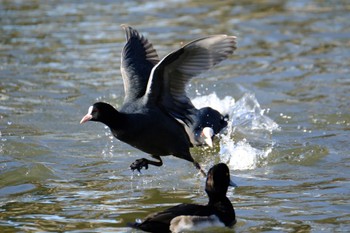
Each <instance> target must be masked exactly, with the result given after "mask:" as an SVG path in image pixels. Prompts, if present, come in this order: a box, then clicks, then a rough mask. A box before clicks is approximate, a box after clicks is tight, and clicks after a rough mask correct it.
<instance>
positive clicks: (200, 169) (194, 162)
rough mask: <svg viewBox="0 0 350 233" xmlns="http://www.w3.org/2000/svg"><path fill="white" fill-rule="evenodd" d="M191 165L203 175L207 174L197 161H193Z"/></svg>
mask: <svg viewBox="0 0 350 233" xmlns="http://www.w3.org/2000/svg"><path fill="white" fill-rule="evenodd" d="M193 165H194V166H195V167H196V168H197V169H198V170H199V171H200V172H201V173H202V175H203V176H204V177H207V174H206V173H205V171H203V169H202V168H201V166H200V165H199V163H197V162H196V161H193Z"/></svg>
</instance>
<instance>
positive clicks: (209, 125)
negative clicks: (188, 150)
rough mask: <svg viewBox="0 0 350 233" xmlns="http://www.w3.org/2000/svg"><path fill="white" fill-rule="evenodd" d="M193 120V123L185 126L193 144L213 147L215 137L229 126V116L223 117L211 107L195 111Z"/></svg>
mask: <svg viewBox="0 0 350 233" xmlns="http://www.w3.org/2000/svg"><path fill="white" fill-rule="evenodd" d="M192 119H193V121H192V123H190V124H189V125H185V129H186V132H187V134H188V136H189V138H190V141H191V143H192V144H193V145H195V146H202V145H208V146H209V147H213V137H214V136H215V135H217V134H218V133H220V131H221V130H222V129H223V128H225V127H226V126H227V120H228V116H223V115H221V113H220V112H218V111H217V110H215V109H213V108H211V107H204V108H200V109H198V110H195V113H194V116H193V117H192Z"/></svg>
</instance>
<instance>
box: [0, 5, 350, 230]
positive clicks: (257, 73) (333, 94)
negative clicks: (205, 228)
mask: <svg viewBox="0 0 350 233" xmlns="http://www.w3.org/2000/svg"><path fill="white" fill-rule="evenodd" d="M349 12H350V3H349V2H348V1H340V0H339V1H316V0H314V1H307V0H300V1H186V0H171V1H163V2H159V3H151V2H147V1H109V0H104V1H79V0H75V1H66V0H58V1H40V0H38V1H34V0H14V1H13V0H8V1H0V231H1V232H51V231H52V232H58V231H59V232H135V230H130V229H128V228H126V223H127V222H132V221H135V220H136V219H142V218H144V217H145V216H146V215H148V214H149V213H151V212H153V211H158V210H163V209H164V208H166V207H170V206H173V205H175V204H178V203H184V202H185V203H201V204H205V203H206V201H207V197H206V195H205V192H204V191H203V188H204V178H203V177H201V176H200V175H199V174H198V172H197V171H196V170H195V169H194V168H193V166H192V165H191V164H190V163H188V162H186V161H184V160H180V159H176V158H174V157H172V156H169V157H166V158H165V159H164V166H163V167H160V168H157V167H151V168H150V169H148V170H145V171H143V172H142V174H137V173H132V172H131V171H130V170H129V169H128V167H129V165H130V163H132V162H133V161H134V160H135V159H138V158H141V157H143V156H147V155H146V154H144V153H143V152H140V151H138V150H136V149H134V148H131V147H130V146H128V145H126V144H124V143H122V142H119V141H118V140H116V139H114V138H113V137H111V135H110V133H109V131H108V129H106V128H105V127H104V126H103V125H102V124H97V123H86V124H84V125H79V121H80V119H81V117H82V116H83V115H84V114H85V113H86V112H87V109H88V107H89V106H90V105H91V104H92V103H93V102H96V101H97V100H102V101H106V102H110V103H112V104H113V105H115V106H117V107H118V106H120V105H121V103H122V101H123V95H124V93H123V84H122V79H121V76H120V71H119V64H120V52H121V49H122V47H123V45H124V42H125V39H124V34H123V31H122V29H121V28H120V24H123V23H124V24H125V23H126V24H129V25H132V26H134V27H135V28H136V29H138V30H139V31H140V32H142V33H143V34H144V35H145V36H146V37H147V38H149V39H150V41H152V43H153V44H154V45H155V48H156V49H157V51H158V53H159V54H160V56H164V55H165V54H167V53H168V52H170V51H172V50H174V49H176V48H178V47H179V46H180V45H181V43H183V42H188V41H190V40H193V39H195V38H198V37H201V36H204V35H209V34H230V35H236V36H237V38H238V39H237V40H238V49H237V51H236V52H235V54H234V55H232V56H230V57H229V59H228V60H226V61H224V62H222V63H221V64H219V65H218V66H217V67H216V68H215V69H213V70H211V71H209V72H206V73H204V74H202V75H201V76H199V77H197V78H195V79H193V80H192V82H191V85H190V86H189V88H188V94H189V96H190V97H191V98H192V99H193V101H194V103H195V104H196V105H197V106H203V105H207V104H210V105H211V106H214V107H215V108H218V109H219V110H220V111H225V112H226V113H228V114H229V115H230V124H229V125H230V127H229V128H228V129H227V130H226V131H225V132H224V134H223V135H222V137H221V140H220V141H216V142H215V145H216V147H215V148H214V149H212V150H209V149H205V150H202V149H199V148H195V149H193V150H192V154H193V156H194V157H195V158H196V159H197V160H198V161H199V162H200V163H201V164H202V165H203V167H204V168H205V169H209V167H210V166H211V165H213V164H214V163H217V162H219V161H223V162H226V163H227V164H228V165H229V166H230V169H231V176H232V178H233V180H235V182H236V183H238V185H239V187H238V188H236V189H230V190H229V192H228V196H229V198H230V200H231V201H232V203H233V205H234V206H235V209H236V214H237V220H238V223H237V225H236V226H235V227H234V228H233V230H230V231H235V232H347V231H349V229H350V201H349V199H350V198H349V197H350V179H349V177H350V169H349V162H350V159H349V154H350V150H349V132H350V77H349V73H350V68H349V64H350V14H349ZM216 231H223V232H225V231H227V229H217V230H216Z"/></svg>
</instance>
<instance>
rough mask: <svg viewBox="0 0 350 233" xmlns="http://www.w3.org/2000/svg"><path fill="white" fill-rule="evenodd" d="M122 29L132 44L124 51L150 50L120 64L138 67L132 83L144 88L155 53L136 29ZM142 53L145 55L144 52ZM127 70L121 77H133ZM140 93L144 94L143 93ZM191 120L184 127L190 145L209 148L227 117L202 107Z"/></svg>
mask: <svg viewBox="0 0 350 233" xmlns="http://www.w3.org/2000/svg"><path fill="white" fill-rule="evenodd" d="M122 27H123V28H124V29H125V32H126V38H127V43H132V44H130V46H129V45H127V46H125V50H127V51H128V53H132V52H135V51H136V52H138V54H140V52H142V50H146V49H148V50H152V52H151V53H148V54H150V55H151V56H150V55H149V57H148V58H147V57H146V56H144V55H142V56H137V55H128V56H125V57H126V58H127V59H123V60H122V63H124V65H123V66H122V67H130V66H132V67H133V64H136V66H134V67H138V69H133V70H132V71H135V70H136V71H138V74H137V77H138V78H137V80H139V81H138V82H136V83H134V85H139V86H138V88H146V86H147V81H148V78H149V75H150V73H151V69H152V68H153V66H154V65H155V64H156V63H157V62H158V61H159V59H158V55H157V52H156V50H155V49H154V48H153V47H152V46H151V44H150V43H148V44H149V45H148V46H146V47H145V46H142V41H145V40H146V39H145V37H144V36H141V35H140V33H139V32H138V31H137V30H136V29H134V28H132V27H130V26H127V25H122ZM133 48H134V49H133ZM143 52H144V53H146V51H143ZM142 54H143V53H142ZM146 54H147V53H146ZM125 57H124V58H125ZM150 57H152V59H151V60H152V62H147V60H150ZM140 64H143V68H141V67H140ZM127 70H130V69H122V73H123V76H126V77H129V76H132V75H134V73H133V72H127ZM140 79H141V80H140ZM124 80H125V79H124ZM142 93H144V91H143V92H142ZM191 118H192V122H191V123H190V124H188V125H185V129H186V132H187V134H188V136H189V138H190V141H191V143H192V145H194V146H202V145H208V146H209V147H213V137H214V136H215V135H217V134H218V133H219V132H220V131H221V130H222V129H223V128H225V127H226V126H227V118H228V116H223V115H221V114H220V113H219V112H218V111H217V110H215V109H212V108H210V107H204V108H201V109H198V110H197V109H193V114H192V115H191ZM186 126H188V127H186Z"/></svg>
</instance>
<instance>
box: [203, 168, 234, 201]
mask: <svg viewBox="0 0 350 233" xmlns="http://www.w3.org/2000/svg"><path fill="white" fill-rule="evenodd" d="M229 186H232V187H237V185H236V184H235V183H233V182H232V181H231V179H230V170H229V169H228V167H227V165H226V164H224V163H219V164H216V165H214V166H213V167H212V168H210V170H209V171H208V175H207V181H206V183H205V191H206V192H207V194H208V195H209V196H210V195H216V196H222V195H225V196H226V193H227V189H228V187H229Z"/></svg>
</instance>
